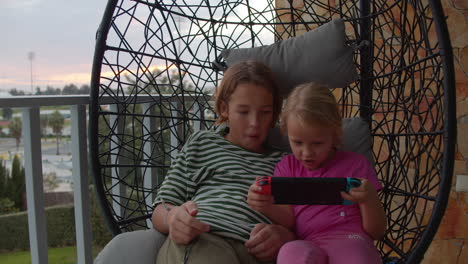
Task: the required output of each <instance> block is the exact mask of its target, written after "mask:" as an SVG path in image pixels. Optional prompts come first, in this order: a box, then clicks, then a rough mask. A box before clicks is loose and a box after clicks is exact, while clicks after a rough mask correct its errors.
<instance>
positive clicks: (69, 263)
mask: <svg viewBox="0 0 468 264" xmlns="http://www.w3.org/2000/svg"><path fill="white" fill-rule="evenodd" d="M99 251H100V249H98V248H93V259H94V258H95V257H96V255H97V254H98V253H99ZM48 252H49V254H48V257H49V264H75V263H77V257H76V247H62V248H49V251H48ZM0 263H2V264H28V263H31V254H30V253H29V251H16V252H9V253H0Z"/></svg>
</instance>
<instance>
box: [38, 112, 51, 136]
mask: <svg viewBox="0 0 468 264" xmlns="http://www.w3.org/2000/svg"><path fill="white" fill-rule="evenodd" d="M40 122H41V137H45V136H46V131H47V126H48V125H49V116H48V115H41V121H40Z"/></svg>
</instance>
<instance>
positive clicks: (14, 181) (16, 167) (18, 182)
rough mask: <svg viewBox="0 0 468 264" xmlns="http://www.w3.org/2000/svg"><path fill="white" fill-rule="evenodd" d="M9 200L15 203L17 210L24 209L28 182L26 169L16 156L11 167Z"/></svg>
mask: <svg viewBox="0 0 468 264" xmlns="http://www.w3.org/2000/svg"><path fill="white" fill-rule="evenodd" d="M8 192H9V198H10V200H11V201H13V202H14V204H15V207H16V208H20V209H23V208H24V206H23V196H24V194H25V193H26V180H25V174H24V168H23V166H22V165H21V160H20V158H19V157H18V156H17V155H15V157H14V158H13V163H12V165H11V178H10V180H9V184H8Z"/></svg>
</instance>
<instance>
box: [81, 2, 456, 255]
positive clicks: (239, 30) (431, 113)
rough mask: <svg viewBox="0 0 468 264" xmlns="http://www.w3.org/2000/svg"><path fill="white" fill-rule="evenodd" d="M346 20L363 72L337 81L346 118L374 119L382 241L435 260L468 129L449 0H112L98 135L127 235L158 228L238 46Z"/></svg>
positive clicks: (96, 90) (97, 161)
mask: <svg viewBox="0 0 468 264" xmlns="http://www.w3.org/2000/svg"><path fill="white" fill-rule="evenodd" d="M337 20H338V21H342V23H343V25H344V29H343V30H344V37H343V40H344V42H345V44H346V47H348V48H350V49H351V52H350V53H349V56H350V57H349V58H350V60H351V62H352V64H353V67H354V69H355V70H353V71H354V72H351V74H354V75H355V76H351V77H352V79H351V80H350V81H349V82H346V83H345V85H341V84H340V85H341V86H342V87H340V88H336V89H334V94H335V95H337V98H338V100H339V103H340V105H341V109H342V114H343V117H344V118H351V117H360V118H361V119H363V120H365V121H366V122H367V124H368V127H369V129H370V133H371V136H372V159H373V161H374V163H375V169H376V172H377V175H378V178H379V180H381V182H382V183H383V186H384V189H383V190H382V192H381V193H380V198H381V201H382V203H383V205H384V207H385V211H386V214H387V216H388V219H387V227H388V230H387V232H386V235H385V238H384V239H383V240H382V241H379V242H378V244H377V247H378V249H379V250H380V252H381V254H382V258H383V260H384V262H390V261H394V263H418V262H419V261H421V259H422V258H423V256H424V253H425V251H426V250H427V248H428V246H429V244H430V243H431V241H432V239H433V237H434V235H435V233H436V231H437V228H438V226H439V224H440V222H441V219H442V216H443V214H444V211H445V208H446V205H447V199H448V195H449V192H450V184H451V177H452V173H453V164H454V148H455V139H456V136H455V133H456V132H455V131H456V121H455V81H454V69H453V58H452V56H453V55H452V49H451V44H450V40H449V35H448V30H447V25H446V23H445V17H444V14H443V9H442V6H441V3H440V1H436V0H428V1H410V0H395V1H386V0H376V1H357V0H346V1H340V0H335V1H314V0H311V1H307V0H304V1H301V0H297V1H296V0H294V1H293V0H276V1H272V0H264V1H248V0H237V1H234V0H232V1H231V0H224V1H222V0H217V1H215V0H203V1H202V0H191V1H184V0H171V1H169V0H167V1H166V0H155V1H147V0H134V1H130V0H109V1H108V4H107V7H106V10H105V13H104V16H103V19H102V22H101V25H100V27H99V30H98V32H97V42H96V48H95V57H94V63H93V70H92V80H91V104H90V130H89V131H90V133H89V138H90V160H91V167H92V173H93V177H94V182H95V187H96V190H97V193H98V198H99V201H100V204H101V207H102V211H103V214H104V215H105V217H106V220H107V223H108V225H109V227H110V229H111V230H112V232H113V233H114V235H116V234H118V233H121V232H126V231H131V230H137V229H142V228H148V227H150V224H151V223H150V216H151V213H152V210H153V207H152V202H153V199H154V196H155V193H156V192H157V188H158V186H159V184H160V183H161V182H162V180H163V179H164V176H165V173H166V172H167V170H168V168H169V166H170V162H171V159H173V158H174V157H175V155H176V154H177V152H178V151H179V150H180V148H181V147H182V146H183V144H184V142H185V140H186V139H187V138H188V136H189V135H190V134H191V133H193V132H194V131H197V130H200V129H210V128H211V127H212V126H213V125H214V120H215V113H214V111H213V99H212V94H213V91H214V89H215V87H216V86H217V85H218V83H219V81H220V80H221V78H222V75H223V69H225V68H226V67H229V65H230V60H231V59H233V58H234V60H235V59H236V58H237V59H238V58H239V57H236V56H234V57H231V58H230V57H229V56H228V54H238V53H236V52H238V51H252V48H261V47H268V46H270V47H272V46H271V44H273V43H283V44H284V43H288V42H286V41H287V40H288V39H298V38H299V37H300V36H303V35H304V36H305V35H306V34H307V33H308V32H319V31H320V30H321V28H324V27H323V26H324V25H328V24H329V23H330V22H332V21H337ZM322 31H323V30H322ZM314 34H315V33H314ZM325 36H329V34H325ZM317 41H318V42H317ZM334 41H335V40H330V39H327V38H325V37H321V38H319V40H316V42H317V43H318V44H314V45H315V46H306V47H303V48H300V49H299V50H297V47H296V46H294V45H292V46H286V45H283V46H282V47H283V49H284V50H285V52H286V53H285V54H286V60H287V59H288V58H287V56H289V55H288V52H290V51H295V52H303V53H304V54H305V53H310V52H313V51H315V52H318V53H319V54H318V55H317V56H318V62H317V61H316V62H315V63H318V65H320V64H321V63H324V61H323V59H322V61H321V59H320V56H321V55H322V54H321V53H322V51H323V50H322V49H325V48H327V47H328V46H330V45H333V44H334ZM288 45H290V44H288ZM288 50H289V51H288ZM254 51H255V50H254ZM254 53H256V52H254ZM332 53H333V54H337V52H332ZM243 55H245V54H243ZM237 56H241V55H239V54H238V55H237ZM245 56H247V55H245ZM283 59H284V58H283ZM301 63H304V64H305V65H307V63H309V61H307V60H306V59H304V60H303V61H302V62H301ZM311 63H312V62H311ZM324 64H326V63H324ZM299 68H304V67H299V66H298V67H296V68H294V67H292V68H290V69H288V70H287V72H286V73H287V74H293V73H294V74H296V73H298V71H299V70H301V69H299ZM305 68H308V67H305ZM310 68H311V72H313V70H319V69H320V68H321V67H315V68H313V67H310ZM312 68H313V69H312ZM329 74H331V76H335V78H330V75H329V76H328V77H327V76H325V77H324V78H325V79H328V80H330V79H335V80H339V79H341V75H337V71H335V70H333V71H332V72H329ZM303 75H304V74H302V76H303ZM306 75H308V73H306ZM294 80H296V79H294ZM340 85H338V84H337V85H336V86H337V87H338V86H340ZM285 95H287V91H285Z"/></svg>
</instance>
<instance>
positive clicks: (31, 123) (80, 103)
mask: <svg viewBox="0 0 468 264" xmlns="http://www.w3.org/2000/svg"><path fill="white" fill-rule="evenodd" d="M154 97H155V96H152V97H150V96H139V97H138V99H137V101H136V102H135V103H141V104H142V106H143V108H144V109H146V108H147V107H149V104H145V102H148V100H150V99H151V100H154V99H155V98H154ZM156 97H157V96H156ZM209 98H211V96H208V95H206V98H205V100H209ZM106 100H109V102H106ZM89 103H90V97H89V96H88V95H75V96H12V97H3V98H0V106H1V107H10V108H22V122H23V131H22V132H23V133H22V134H23V144H24V154H25V155H24V167H25V177H26V198H27V208H28V209H27V210H28V225H29V240H30V241H29V242H30V251H31V259H32V263H33V264H36V263H37V264H43V263H48V254H47V250H48V248H47V232H46V218H45V206H44V190H43V175H42V151H41V133H37V131H40V108H41V107H45V106H70V111H71V148H72V152H71V154H72V178H73V186H74V187H73V192H74V208H75V228H76V246H77V256H78V263H80V264H85V263H92V261H93V260H92V252H91V251H92V237H91V223H90V208H89V204H90V203H89V189H88V182H89V181H88V142H87V138H88V137H87V131H88V130H87V128H86V127H87V122H86V120H87V114H86V106H87V105H89ZM101 103H102V104H106V103H108V104H109V105H110V109H111V111H118V107H117V105H115V104H113V103H115V98H105V97H104V98H101ZM171 105H172V106H171V107H172V108H174V109H177V102H171ZM193 107H194V108H195V109H194V112H195V113H198V114H197V115H203V114H202V113H204V111H199V110H198V109H200V107H202V106H200V105H199V104H198V103H195V104H194V105H193ZM202 108H203V107H202ZM203 109H204V108H203ZM174 115H177V113H174ZM198 118H201V116H198ZM147 121H148V120H147ZM206 125H207V124H205V123H204V122H200V121H194V123H193V129H194V130H195V131H196V130H199V129H204V128H205V127H206ZM148 126H151V125H148ZM172 129H177V126H174V127H172V128H171V130H172ZM175 133H176V132H175V131H174V133H171V145H174V146H175V145H177V142H176V141H177V140H176V139H175V138H173V135H174V134H175ZM145 151H150V150H145ZM146 178H151V177H146ZM146 178H145V179H146ZM117 185H119V184H117ZM146 185H148V186H153V185H154V183H153V182H146V181H145V186H146ZM120 188H121V187H120V186H118V188H117V190H119V191H121V190H120ZM122 188H123V187H122ZM151 197H152V196H151ZM151 199H152V198H151ZM148 202H149V203H151V202H152V200H149V201H148ZM119 206H120V205H119V204H118V203H116V202H114V203H113V207H114V210H116V212H118V211H119V210H120V208H116V207H119Z"/></svg>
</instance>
